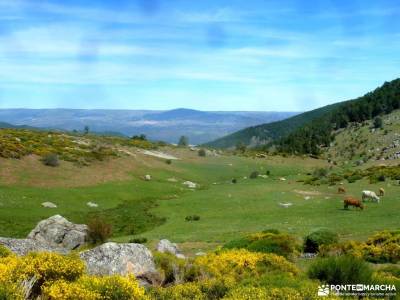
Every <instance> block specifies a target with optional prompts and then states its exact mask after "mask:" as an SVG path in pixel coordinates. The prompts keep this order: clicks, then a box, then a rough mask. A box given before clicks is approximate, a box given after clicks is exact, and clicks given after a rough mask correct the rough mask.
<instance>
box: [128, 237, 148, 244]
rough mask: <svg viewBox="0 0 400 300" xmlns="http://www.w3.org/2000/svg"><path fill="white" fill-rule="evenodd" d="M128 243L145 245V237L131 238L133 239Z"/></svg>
mask: <svg viewBox="0 0 400 300" xmlns="http://www.w3.org/2000/svg"><path fill="white" fill-rule="evenodd" d="M129 243H134V244H145V243H147V238H145V237H139V238H133V239H130V240H129Z"/></svg>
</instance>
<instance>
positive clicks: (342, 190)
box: [337, 186, 346, 194]
mask: <svg viewBox="0 0 400 300" xmlns="http://www.w3.org/2000/svg"><path fill="white" fill-rule="evenodd" d="M337 192H338V194H345V193H346V189H345V188H344V187H342V186H339V187H338V189H337Z"/></svg>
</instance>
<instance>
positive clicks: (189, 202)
mask: <svg viewBox="0 0 400 300" xmlns="http://www.w3.org/2000/svg"><path fill="white" fill-rule="evenodd" d="M166 151H168V149H167V150H166ZM176 155H177V156H179V157H180V158H181V159H180V160H177V161H173V162H172V164H170V165H169V164H167V163H165V160H163V159H160V158H153V157H145V156H144V155H143V156H140V155H139V156H135V157H132V158H116V159H111V160H109V161H108V162H107V164H109V166H112V165H115V164H117V163H121V162H119V160H122V159H124V160H125V161H124V162H123V165H124V168H125V172H126V174H125V176H119V177H118V178H113V176H109V177H107V178H109V179H107V180H106V182H101V183H99V182H93V183H90V184H86V185H84V186H82V185H80V184H78V183H79V180H76V181H73V182H74V183H75V185H76V186H71V182H70V181H68V182H69V183H68V186H67V185H65V186H63V185H64V182H66V181H67V179H66V178H64V177H62V176H61V177H60V178H58V179H57V180H56V182H54V178H51V176H48V177H46V176H44V175H40V174H43V172H45V171H46V169H43V168H49V167H45V166H40V162H38V166H37V168H38V170H37V171H38V172H39V173H38V176H39V177H40V176H42V177H41V178H40V180H41V182H40V184H37V180H35V181H33V183H30V181H29V180H27V179H26V177H27V176H26V172H27V171H26V169H24V168H23V167H22V166H24V159H23V160H22V161H18V162H16V165H15V168H17V167H18V169H19V170H18V174H17V175H16V174H14V175H13V176H14V177H16V178H17V179H16V180H14V182H13V183H7V180H6V179H7V178H6V177H7V176H3V177H2V184H1V186H0V236H9V237H24V236H26V235H27V234H28V233H29V231H30V230H31V229H32V228H33V227H34V226H35V224H36V223H37V222H38V221H40V220H42V219H44V218H47V217H49V216H51V215H54V214H60V215H63V216H65V217H66V218H68V219H69V220H71V221H73V222H77V223H85V222H86V221H87V220H88V218H90V216H92V215H102V216H103V217H104V218H106V219H107V220H108V222H110V223H111V224H112V225H113V232H114V234H113V240H116V241H129V240H130V239H132V238H133V237H146V238H147V239H148V241H149V243H152V242H155V241H156V240H159V239H161V238H167V239H170V240H172V241H174V242H177V243H182V244H183V248H184V249H185V247H186V248H187V249H189V250H199V249H207V248H209V247H214V246H215V245H218V244H222V243H225V242H226V241H229V240H231V239H233V238H236V237H238V236H240V235H242V234H246V233H250V232H256V231H260V230H263V229H267V228H276V229H280V230H282V231H286V232H289V233H292V234H294V235H296V236H298V237H302V236H304V235H305V234H307V233H308V232H310V231H312V230H314V229H316V228H321V227H323V228H329V229H332V230H334V231H336V232H338V233H339V234H340V235H341V237H342V238H343V239H364V238H366V237H367V236H369V235H371V233H373V232H374V231H378V230H383V229H397V228H398V227H399V225H400V221H399V217H398V211H399V209H400V199H399V196H398V195H399V191H400V186H399V185H398V183H396V182H394V181H390V180H386V181H385V182H380V183H379V184H369V182H368V181H367V180H365V179H363V180H359V181H356V182H355V183H347V181H343V182H344V185H343V186H344V187H345V188H346V189H347V194H348V195H353V196H356V197H360V196H361V191H362V190H364V189H368V190H374V191H377V190H378V189H379V188H380V187H384V188H385V190H386V194H387V195H386V196H384V197H383V199H382V201H381V203H379V204H377V203H367V204H366V208H365V209H364V211H359V210H356V209H349V210H344V209H343V195H341V194H338V193H337V188H338V185H336V186H329V185H320V186H311V185H306V184H304V183H303V182H301V181H299V180H302V179H305V178H307V176H308V175H307V174H309V173H310V172H312V171H313V170H314V169H315V168H317V167H326V166H327V165H326V164H325V162H323V161H322V160H315V159H308V158H307V159H303V158H292V157H287V158H284V157H279V156H273V157H269V158H263V159H261V158H249V157H239V156H232V155H226V156H217V157H198V156H197V154H196V153H193V152H190V151H189V150H179V151H178V152H177V153H176ZM2 163H3V164H4V161H2ZM73 168H75V167H73ZM54 169H57V172H58V173H62V172H63V171H64V170H65V171H66V172H67V169H68V172H71V167H70V166H68V165H65V164H61V166H59V167H57V168H54ZM73 170H75V171H76V175H75V176H77V177H79V176H80V173H82V172H83V171H82V170H85V177H87V176H89V177H90V176H95V175H96V174H95V173H96V172H97V171H96V170H97V168H96V166H95V165H94V166H88V167H76V169H73ZM90 170H93V174H91V171H90ZM110 170H112V168H111V167H110ZM253 171H258V172H259V174H260V175H265V174H267V172H268V173H269V175H268V176H259V177H258V178H256V179H250V178H249V175H250V173H251V172H253ZM71 174H74V173H73V172H72V173H71ZM145 174H149V175H151V176H152V180H150V181H145V180H144V179H143V177H144V175H145ZM71 176H72V175H71ZM28 177H32V175H30V176H28ZM233 178H235V179H236V180H237V183H232V179H233ZM78 179H79V178H78ZM85 179H86V181H87V178H85ZM187 180H189V181H192V182H195V183H196V184H198V187H197V188H196V189H189V188H187V187H186V186H184V185H183V184H182V183H183V182H184V181H187ZM47 181H49V182H51V184H49V186H48V187H46V182H47ZM86 181H85V182H86ZM72 185H73V184H72ZM45 201H50V202H53V203H55V204H56V205H57V208H55V209H48V208H43V207H41V203H42V202H45ZM89 201H90V202H95V203H97V204H98V208H91V207H88V206H87V204H86V203H87V202H89ZM287 203H291V205H290V206H289V207H287V208H285V207H283V206H282V205H280V204H287ZM192 215H198V216H199V217H200V219H199V220H198V221H186V220H185V218H186V217H187V216H192ZM185 245H186V246H185Z"/></svg>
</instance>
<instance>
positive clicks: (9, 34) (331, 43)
mask: <svg viewBox="0 0 400 300" xmlns="http://www.w3.org/2000/svg"><path fill="white" fill-rule="evenodd" d="M399 53H400V4H399V3H398V0H380V1H369V0H363V1H358V0H347V1H344V0H336V1H334V0H331V1H328V0H315V1H312V0H310V1H305V0H279V1H268V0H260V1H256V0H246V1H243V0H240V1H239V0H227V1H224V0H201V1H196V0H176V1H175V0H158V1H156V0H130V1H116V0H114V1H111V0H107V1H105V0H103V1H99V0H97V1H94V0H93V1H89V0H86V1H85V0H80V1H78V0H70V1H68V0H63V1H61V0H60V1H55V0H47V1H46V0H0V108H9V107H25V108H56V107H66V108H114V109H172V108H177V107H187V108H194V109H202V110H275V111H293V110H296V111H304V110H308V109H312V108H316V107H319V106H322V105H326V104H329V103H333V102H337V101H342V100H347V99H351V98H354V97H357V96H359V95H362V94H364V93H366V92H368V91H370V90H372V89H374V88H375V87H377V86H378V85H381V84H382V83H383V82H384V81H389V80H392V79H394V78H397V77H399V70H400V54H399Z"/></svg>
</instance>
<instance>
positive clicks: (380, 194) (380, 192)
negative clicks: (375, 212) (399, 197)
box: [379, 188, 385, 196]
mask: <svg viewBox="0 0 400 300" xmlns="http://www.w3.org/2000/svg"><path fill="white" fill-rule="evenodd" d="M379 196H385V190H384V189H383V188H380V189H379Z"/></svg>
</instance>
